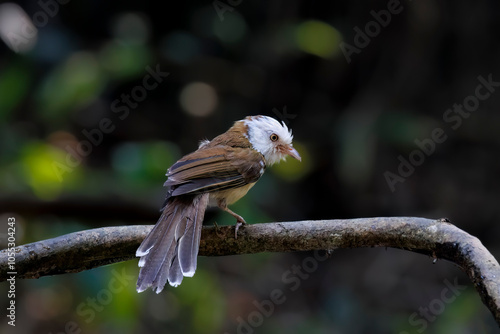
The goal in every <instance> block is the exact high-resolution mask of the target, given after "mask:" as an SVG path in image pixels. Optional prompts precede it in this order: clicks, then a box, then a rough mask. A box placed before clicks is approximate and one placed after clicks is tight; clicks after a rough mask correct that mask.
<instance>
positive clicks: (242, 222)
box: [234, 220, 246, 239]
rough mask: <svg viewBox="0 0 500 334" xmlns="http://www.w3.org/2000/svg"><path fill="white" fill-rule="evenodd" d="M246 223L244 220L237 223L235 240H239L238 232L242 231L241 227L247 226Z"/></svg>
mask: <svg viewBox="0 0 500 334" xmlns="http://www.w3.org/2000/svg"><path fill="white" fill-rule="evenodd" d="M245 224H246V222H245V221H244V220H238V221H237V222H236V227H235V229H234V238H235V239H238V230H239V229H240V227H241V226H245Z"/></svg>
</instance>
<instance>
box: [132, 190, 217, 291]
mask: <svg viewBox="0 0 500 334" xmlns="http://www.w3.org/2000/svg"><path fill="white" fill-rule="evenodd" d="M208 196H209V195H208V194H201V195H195V196H179V197H170V198H169V199H168V200H167V203H166V205H165V207H164V209H163V212H162V214H161V216H160V219H159V220H158V222H157V223H156V225H155V227H154V228H153V229H152V230H151V232H150V233H149V234H148V236H147V237H146V238H145V239H144V241H143V242H142V244H141V245H140V246H139V248H138V249H137V252H136V256H137V257H140V260H139V267H141V270H140V272H139V279H138V280H137V291H138V292H142V291H144V290H146V289H147V288H149V287H151V288H152V289H153V290H154V291H156V293H160V292H161V291H162V290H163V287H164V286H165V284H166V283H167V280H168V282H169V283H170V285H172V286H177V285H179V284H181V282H182V278H183V277H184V276H186V277H192V276H193V275H194V272H195V271H196V258H197V256H198V249H199V246H200V237H201V227H202V224H203V216H204V215H205V210H206V208H207V205H208Z"/></svg>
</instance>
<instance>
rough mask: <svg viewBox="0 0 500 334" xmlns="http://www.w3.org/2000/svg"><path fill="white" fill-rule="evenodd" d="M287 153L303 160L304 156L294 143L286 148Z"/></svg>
mask: <svg viewBox="0 0 500 334" xmlns="http://www.w3.org/2000/svg"><path fill="white" fill-rule="evenodd" d="M285 154H288V155H289V156H291V157H292V158H294V159H297V160H299V161H302V158H301V157H300V154H299V152H297V150H296V149H295V148H294V147H293V146H292V145H290V146H288V147H287V148H286V149H285Z"/></svg>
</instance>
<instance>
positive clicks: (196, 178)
mask: <svg viewBox="0 0 500 334" xmlns="http://www.w3.org/2000/svg"><path fill="white" fill-rule="evenodd" d="M265 167H266V164H265V160H264V157H263V156H262V154H260V153H259V152H257V151H255V150H253V149H249V148H238V147H236V148H235V147H229V146H216V147H208V148H202V149H199V150H198V151H195V152H193V153H191V154H189V155H187V156H185V157H183V158H182V159H180V160H179V161H177V162H176V163H175V164H174V165H173V166H172V167H170V169H169V170H168V173H167V176H168V180H167V181H166V182H165V186H169V187H170V192H169V195H170V196H178V195H184V194H199V193H206V192H213V191H220V190H225V189H230V188H237V187H242V186H244V185H247V184H249V183H254V182H256V181H257V180H258V179H259V178H260V176H261V175H262V173H263V172H264V169H265Z"/></svg>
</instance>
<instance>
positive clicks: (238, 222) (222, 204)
mask: <svg viewBox="0 0 500 334" xmlns="http://www.w3.org/2000/svg"><path fill="white" fill-rule="evenodd" d="M217 205H218V206H219V208H221V209H222V210H224V211H226V212H227V213H229V214H230V215H231V216H233V217H234V218H236V228H235V230H234V238H235V239H238V230H239V228H240V227H241V226H243V225H245V224H246V223H247V222H246V221H245V219H243V217H242V216H240V215H239V214H237V213H234V212H233V211H232V210H231V209H229V208H228V207H227V203H226V201H224V200H222V201H218V202H217Z"/></svg>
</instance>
